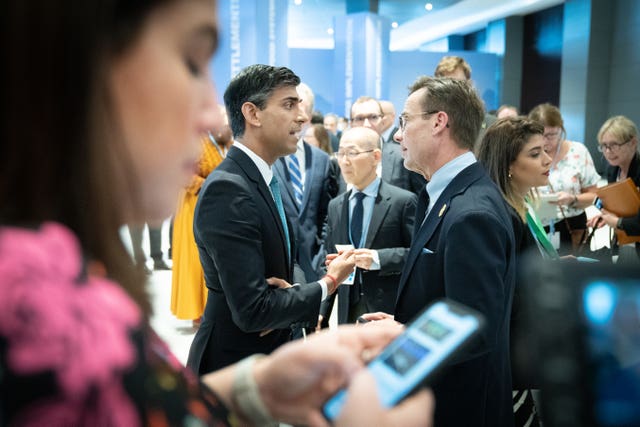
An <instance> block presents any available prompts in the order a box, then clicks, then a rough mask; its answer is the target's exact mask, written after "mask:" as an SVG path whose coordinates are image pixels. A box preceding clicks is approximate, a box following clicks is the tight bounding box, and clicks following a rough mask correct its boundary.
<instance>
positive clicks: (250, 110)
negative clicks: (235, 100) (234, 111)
mask: <svg viewBox="0 0 640 427" xmlns="http://www.w3.org/2000/svg"><path fill="white" fill-rule="evenodd" d="M241 111H242V115H243V116H244V120H245V121H246V122H247V124H250V125H251V126H254V127H261V126H262V122H261V121H260V109H259V108H258V107H257V106H256V104H254V103H253V102H245V103H244V104H242V108H241Z"/></svg>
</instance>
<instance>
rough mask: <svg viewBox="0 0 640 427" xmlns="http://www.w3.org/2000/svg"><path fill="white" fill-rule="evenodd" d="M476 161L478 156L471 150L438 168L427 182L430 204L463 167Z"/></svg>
mask: <svg viewBox="0 0 640 427" xmlns="http://www.w3.org/2000/svg"><path fill="white" fill-rule="evenodd" d="M475 162H476V156H474V154H473V153H472V152H471V151H468V152H466V153H464V154H461V155H460V156H458V157H456V158H455V159H453V160H450V161H449V162H447V163H445V165H444V166H442V167H441V168H440V169H438V170H437V171H436V172H435V173H434V174H433V175H432V176H431V180H430V181H429V182H428V183H427V193H428V194H429V200H430V202H429V205H433V203H435V201H436V200H438V197H440V194H442V192H443V191H444V189H445V188H447V186H448V185H449V183H451V181H453V178H455V177H456V175H458V174H459V173H460V172H462V170H463V169H465V168H466V167H467V166H470V165H472V164H474V163H475Z"/></svg>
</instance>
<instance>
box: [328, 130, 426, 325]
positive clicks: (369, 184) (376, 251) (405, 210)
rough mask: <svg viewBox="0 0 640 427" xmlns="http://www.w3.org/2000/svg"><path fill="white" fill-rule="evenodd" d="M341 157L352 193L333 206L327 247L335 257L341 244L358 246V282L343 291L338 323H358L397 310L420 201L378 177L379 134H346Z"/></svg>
mask: <svg viewBox="0 0 640 427" xmlns="http://www.w3.org/2000/svg"><path fill="white" fill-rule="evenodd" d="M337 157H338V161H339V162H340V169H341V171H342V175H343V177H344V179H345V181H346V182H348V183H349V184H351V185H353V189H352V190H351V191H348V192H346V193H345V194H343V195H341V196H339V197H336V198H335V199H333V200H332V201H331V203H329V218H328V223H327V239H326V243H327V250H328V252H329V253H336V252H337V251H336V245H338V244H352V245H353V246H354V247H355V248H357V249H356V250H355V259H356V266H357V269H356V271H355V274H354V276H353V279H352V281H353V284H352V286H341V287H340V288H339V290H338V323H353V322H355V321H356V319H357V318H358V316H360V315H361V314H364V313H369V312H374V311H385V312H392V311H393V308H394V304H395V299H396V295H397V291H398V283H399V281H400V273H401V272H402V267H403V266H404V260H405V258H406V255H407V253H408V252H409V246H410V245H411V234H412V232H413V220H414V215H415V206H416V201H417V197H416V195H415V194H413V193H411V192H409V191H406V190H403V189H401V188H398V187H395V186H393V185H391V184H387V183H386V182H382V180H381V179H380V178H379V177H378V176H377V175H376V167H377V166H378V164H379V163H380V158H381V152H380V137H379V135H378V134H377V132H375V131H374V130H372V129H367V128H365V127H357V128H352V129H348V130H346V131H345V132H344V133H343V135H342V138H341V139H340V149H339V151H338V152H337ZM334 297H335V296H332V297H330V298H328V299H327V300H326V301H325V302H324V303H323V304H322V309H321V312H322V315H323V320H324V319H327V320H328V317H329V315H330V314H331V308H332V306H333V302H334V299H335V298H334ZM323 323H324V322H323Z"/></svg>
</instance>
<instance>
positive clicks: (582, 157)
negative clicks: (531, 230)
mask: <svg viewBox="0 0 640 427" xmlns="http://www.w3.org/2000/svg"><path fill="white" fill-rule="evenodd" d="M568 142H569V151H568V152H567V154H566V156H564V157H563V158H562V159H560V161H558V163H556V165H555V166H554V167H553V168H551V170H550V171H549V184H551V185H550V186H545V187H538V191H539V192H540V193H541V194H551V193H557V192H559V191H564V192H567V193H569V194H573V195H576V196H577V195H578V194H580V193H581V192H582V189H584V188H588V187H591V186H593V185H597V184H598V181H599V180H600V175H598V172H596V168H595V166H594V165H593V159H592V158H591V154H589V150H588V149H587V147H585V146H584V144H581V143H579V142H573V141H568ZM562 209H563V210H564V215H565V216H566V217H567V218H571V217H574V216H578V215H580V214H581V213H582V212H584V209H574V208H571V207H569V206H563V207H562ZM563 219H564V217H563V216H562V212H560V209H559V208H558V209H556V218H555V220H556V221H560V220H563ZM552 220H553V218H544V217H540V221H541V222H542V223H543V224H544V225H549V223H550V222H551V221H552Z"/></svg>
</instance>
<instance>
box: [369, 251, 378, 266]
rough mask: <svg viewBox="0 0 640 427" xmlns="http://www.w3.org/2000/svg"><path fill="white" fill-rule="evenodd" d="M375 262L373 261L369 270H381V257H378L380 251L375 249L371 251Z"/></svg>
mask: <svg viewBox="0 0 640 427" xmlns="http://www.w3.org/2000/svg"><path fill="white" fill-rule="evenodd" d="M371 252H372V256H373V261H371V267H369V270H380V255H378V251H377V250H375V249H371Z"/></svg>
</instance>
